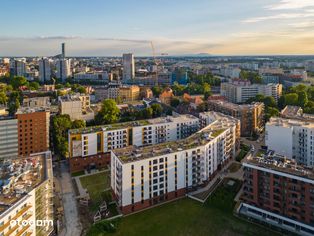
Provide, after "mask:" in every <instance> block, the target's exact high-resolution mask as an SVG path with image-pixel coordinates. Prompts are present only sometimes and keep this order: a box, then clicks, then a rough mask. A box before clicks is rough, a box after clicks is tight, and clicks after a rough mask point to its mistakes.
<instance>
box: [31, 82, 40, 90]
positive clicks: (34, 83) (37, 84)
mask: <svg viewBox="0 0 314 236" xmlns="http://www.w3.org/2000/svg"><path fill="white" fill-rule="evenodd" d="M29 89H30V90H38V89H39V83H37V82H35V81H34V82H30V83H29Z"/></svg>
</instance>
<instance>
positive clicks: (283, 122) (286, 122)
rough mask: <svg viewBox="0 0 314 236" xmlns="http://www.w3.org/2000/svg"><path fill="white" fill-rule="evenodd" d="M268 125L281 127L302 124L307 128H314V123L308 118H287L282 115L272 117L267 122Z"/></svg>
mask: <svg viewBox="0 0 314 236" xmlns="http://www.w3.org/2000/svg"><path fill="white" fill-rule="evenodd" d="M266 125H273V126H281V127H286V128H290V127H294V126H302V127H307V128H314V123H313V122H310V121H308V120H298V119H285V118H280V117H272V118H270V120H269V121H268V122H267V124H266Z"/></svg>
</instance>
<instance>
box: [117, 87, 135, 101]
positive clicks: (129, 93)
mask: <svg viewBox="0 0 314 236" xmlns="http://www.w3.org/2000/svg"><path fill="white" fill-rule="evenodd" d="M118 97H119V98H120V99H121V100H122V101H123V102H131V101H136V100H139V99H140V87H139V86H137V85H131V86H121V87H120V88H119V95H118Z"/></svg>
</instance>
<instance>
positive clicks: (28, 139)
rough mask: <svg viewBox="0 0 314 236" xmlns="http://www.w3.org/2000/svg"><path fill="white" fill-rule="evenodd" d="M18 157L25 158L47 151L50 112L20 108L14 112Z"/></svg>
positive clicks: (44, 109)
mask: <svg viewBox="0 0 314 236" xmlns="http://www.w3.org/2000/svg"><path fill="white" fill-rule="evenodd" d="M16 118H17V125H18V127H17V128H18V139H17V140H16V141H17V142H18V149H19V150H18V155H19V156H25V155H26V156H27V155H30V154H32V153H38V152H44V151H47V150H48V149H49V125H50V111H49V110H48V109H46V108H41V107H35V108H29V107H24V108H20V109H19V110H18V111H17V112H16Z"/></svg>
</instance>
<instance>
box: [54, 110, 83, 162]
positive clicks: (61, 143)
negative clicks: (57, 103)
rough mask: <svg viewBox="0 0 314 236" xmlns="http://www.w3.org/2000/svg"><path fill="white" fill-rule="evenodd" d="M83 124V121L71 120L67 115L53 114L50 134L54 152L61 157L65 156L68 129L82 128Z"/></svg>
mask: <svg viewBox="0 0 314 236" xmlns="http://www.w3.org/2000/svg"><path fill="white" fill-rule="evenodd" d="M85 126H86V124H85V121H83V120H74V121H71V119H70V116H69V115H56V116H54V117H53V118H52V135H53V140H54V149H55V152H56V153H58V154H59V155H60V156H61V157H66V156H67V154H68V130H69V129H78V128H84V127H85Z"/></svg>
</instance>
